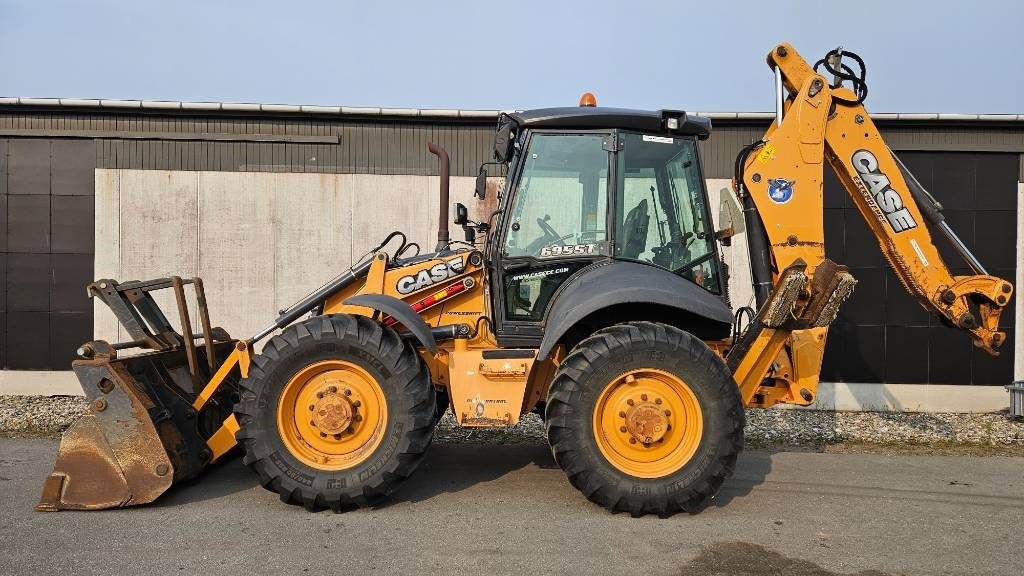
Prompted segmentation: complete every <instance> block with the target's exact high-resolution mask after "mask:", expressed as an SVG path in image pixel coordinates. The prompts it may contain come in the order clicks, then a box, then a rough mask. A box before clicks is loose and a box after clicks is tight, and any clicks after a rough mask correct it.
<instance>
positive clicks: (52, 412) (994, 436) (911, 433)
mask: <svg viewBox="0 0 1024 576" xmlns="http://www.w3.org/2000/svg"><path fill="white" fill-rule="evenodd" d="M84 409H85V400H84V399H82V398H81V397H77V396H53V397H45V396H0V436H8V437H16V438H17V437H55V436H57V435H59V433H60V432H61V431H63V430H64V429H65V428H67V427H68V426H69V425H70V424H71V422H73V421H74V419H75V418H76V417H77V416H78V415H79V414H80V413H81V412H82V410H84ZM434 441H435V442H446V443H487V444H521V443H543V442H545V435H544V423H543V422H542V421H541V419H540V417H539V416H537V415H536V414H527V415H526V416H524V417H523V419H522V420H521V421H520V423H519V424H518V425H517V426H515V427H512V428H507V429H480V428H475V429H474V428H461V427H459V426H457V425H456V424H455V420H454V418H453V417H452V415H451V413H450V412H449V413H448V414H446V415H445V417H444V418H443V419H442V420H441V423H440V424H439V425H438V428H437V432H436V434H435V436H434ZM746 443H747V445H748V446H750V447H755V448H805V449H828V448H830V447H841V448H845V449H858V450H862V451H872V450H874V449H881V450H884V451H889V450H901V449H914V450H925V451H932V450H938V451H943V450H954V451H955V449H956V448H957V447H961V448H971V449H974V452H976V453H995V454H1002V453H1007V454H1010V453H1012V454H1024V421H1019V420H1012V419H1010V418H1009V417H1008V416H1007V414H1006V413H1005V412H1003V413H993V414H948V413H912V412H823V411H812V410H785V409H771V410H761V409H752V410H748V411H747V428H746Z"/></svg>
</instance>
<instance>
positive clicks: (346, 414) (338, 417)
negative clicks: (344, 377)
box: [312, 393, 355, 434]
mask: <svg viewBox="0 0 1024 576" xmlns="http://www.w3.org/2000/svg"><path fill="white" fill-rule="evenodd" d="M312 408H313V425H314V426H316V428H317V429H319V430H320V432H322V433H324V434H341V433H342V432H345V431H346V430H348V427H349V426H351V424H352V417H353V416H355V408H354V407H353V406H352V403H351V402H349V400H348V398H346V397H345V396H344V395H342V394H337V393H328V394H324V396H323V397H322V398H320V399H318V400H317V401H316V404H313V406H312Z"/></svg>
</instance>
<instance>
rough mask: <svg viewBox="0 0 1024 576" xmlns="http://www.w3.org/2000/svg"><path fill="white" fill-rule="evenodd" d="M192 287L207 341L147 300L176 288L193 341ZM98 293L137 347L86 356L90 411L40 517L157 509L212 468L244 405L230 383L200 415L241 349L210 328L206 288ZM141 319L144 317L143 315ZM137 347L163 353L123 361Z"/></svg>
mask: <svg viewBox="0 0 1024 576" xmlns="http://www.w3.org/2000/svg"><path fill="white" fill-rule="evenodd" d="M185 283H195V288H196V295H197V300H199V302H200V309H201V310H200V314H201V316H202V317H203V328H204V334H203V335H195V336H194V337H193V338H188V339H185V338H182V337H181V335H180V334H177V333H176V332H175V331H174V330H173V329H170V327H169V324H166V318H164V317H163V314H162V312H161V311H160V309H159V307H157V306H156V303H155V302H154V301H153V300H152V298H150V297H149V295H148V292H149V291H151V290H156V289H160V288H162V287H171V286H173V287H174V288H175V289H176V290H177V291H178V292H179V296H181V297H179V299H178V303H179V308H180V309H182V311H183V312H184V318H186V320H183V325H184V328H183V332H185V333H190V332H191V329H190V326H189V322H188V321H187V314H188V310H187V307H184V298H183V294H182V293H181V287H182V285H183V284H185ZM163 284H166V286H164V285H163ZM101 286H102V288H101ZM89 291H90V294H92V295H94V296H102V297H103V299H104V301H105V302H106V303H107V304H108V305H110V306H111V309H113V310H114V311H115V314H116V315H117V316H118V318H119V319H120V320H121V321H122V324H124V325H125V327H126V328H127V329H128V330H129V332H130V333H132V335H133V336H134V337H136V338H137V340H135V341H132V342H126V343H123V344H113V345H111V344H108V343H107V342H104V341H102V340H97V341H93V342H89V343H87V344H84V345H83V346H82V347H80V348H79V349H78V354H79V356H80V357H81V359H80V360H75V361H74V362H73V363H72V366H73V368H74V371H75V375H76V376H78V380H79V383H80V384H81V385H82V390H83V391H84V392H85V396H86V398H87V400H88V401H89V405H88V409H87V411H86V413H85V414H83V415H82V416H81V418H79V419H78V420H77V421H76V422H75V423H74V424H73V425H72V426H71V427H70V428H69V429H68V430H67V431H66V432H65V433H64V435H63V437H62V438H61V443H60V448H59V450H58V453H57V461H56V463H55V464H54V467H53V472H52V473H51V474H50V476H49V477H48V478H47V479H46V482H45V484H44V485H43V493H42V497H41V499H40V502H39V504H38V505H37V506H36V509H37V510H40V511H56V510H99V509H104V508H116V507H122V506H133V505H137V504H145V503H147V502H152V501H153V500H155V499H156V498H158V497H159V496H160V495H161V494H163V493H164V492H165V491H166V490H167V489H168V488H170V486H171V484H173V483H174V482H180V481H182V480H187V479H189V478H193V477H195V476H196V475H198V474H199V473H200V472H201V471H202V469H203V468H204V467H205V466H206V465H207V464H209V463H210V461H211V460H212V457H213V455H212V453H211V451H210V449H209V448H208V446H207V443H206V440H207V439H209V438H210V437H211V436H212V435H213V433H214V432H216V431H217V429H218V428H219V427H220V425H221V423H222V422H223V421H224V419H225V418H227V417H228V416H230V415H231V413H232V408H233V405H234V402H235V400H236V398H237V378H235V377H231V378H230V379H228V380H227V381H225V385H223V386H220V387H219V388H218V390H217V392H216V393H215V394H214V396H213V397H212V398H211V399H210V400H209V401H208V402H206V403H205V404H204V405H203V406H202V408H201V409H200V410H198V411H197V410H196V409H195V408H194V407H193V403H194V402H195V399H196V397H197V395H198V394H199V392H200V391H201V390H202V389H203V387H205V385H206V383H207V382H209V381H210V379H211V378H212V376H213V374H214V373H215V370H214V368H215V367H216V366H218V365H219V364H220V363H221V362H223V361H224V359H225V358H227V356H228V355H230V354H231V351H232V350H233V349H234V348H235V346H236V341H234V340H231V339H230V338H229V337H228V336H227V333H225V332H224V331H223V330H221V329H219V328H216V329H210V328H209V321H208V319H207V318H206V314H205V298H203V297H202V284H201V281H199V279H197V278H196V279H192V280H189V281H182V280H181V279H180V278H171V279H166V281H163V280H161V281H150V282H146V283H140V282H132V283H126V284H121V285H119V284H118V283H117V282H114V281H112V280H104V281H100V282H96V283H94V284H91V285H90V286H89ZM122 299H123V301H120V302H119V300H122ZM125 303H127V304H128V305H127V306H124V305H125ZM142 310H145V313H144V314H141V315H139V312H140V311H142ZM123 314H128V315H129V316H130V317H129V318H124V317H122V316H123ZM143 318H145V319H146V322H148V323H150V325H152V323H151V322H149V321H150V320H158V319H162V320H163V322H164V323H165V324H164V325H163V326H161V328H162V329H157V328H154V330H152V331H151V330H149V329H148V327H147V326H146V324H145V323H142V322H138V321H140V320H142V319H143ZM125 320H129V321H128V322H125ZM133 322H134V324H133ZM136 330H138V331H137V332H136ZM175 336H177V339H176V338H175ZM196 338H203V340H204V342H203V346H202V347H201V348H197V347H196V346H195V344H194V342H195V339H196ZM131 347H152V348H156V351H155V352H148V353H144V354H139V355H136V356H126V357H124V358H118V354H117V350H119V349H125V348H131Z"/></svg>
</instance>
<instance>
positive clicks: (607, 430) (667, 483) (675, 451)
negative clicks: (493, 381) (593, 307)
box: [546, 322, 745, 516]
mask: <svg viewBox="0 0 1024 576" xmlns="http://www.w3.org/2000/svg"><path fill="white" fill-rule="evenodd" d="M641 394H642V397H641ZM634 396H635V398H634ZM669 408H672V409H671V410H669ZM744 418H745V417H744V412H743V407H742V405H741V401H740V396H739V391H738V389H737V387H736V384H735V383H734V381H733V379H732V376H731V375H730V373H729V371H728V369H727V368H726V366H725V363H724V362H723V361H722V360H721V358H719V357H718V356H717V355H715V354H714V353H713V352H712V351H711V350H710V349H709V348H708V346H707V345H706V344H704V342H702V341H701V340H700V339H698V338H696V337H695V336H693V335H691V334H689V333H686V332H683V331H682V330H679V329H678V328H675V327H672V326H668V325H665V324H657V323H653V322H629V323H624V324H617V325H615V326H611V327H609V328H606V329H604V330H601V331H599V332H597V333H595V334H594V335H592V336H590V337H589V338H587V339H585V340H583V341H582V342H580V343H579V345H577V346H576V347H575V348H574V349H573V350H572V352H571V353H570V354H569V356H567V357H566V358H565V360H564V361H563V362H562V364H561V365H560V366H559V368H558V372H557V373H556V374H555V378H554V380H553V382H552V384H551V390H550V392H549V393H548V403H547V410H546V421H547V432H548V441H549V443H550V444H551V450H552V452H553V454H554V457H555V461H556V462H557V463H558V465H559V466H560V467H561V468H562V470H563V471H565V473H566V475H567V476H568V477H569V481H570V482H571V483H572V485H573V486H575V487H576V488H577V489H579V490H580V491H581V492H583V494H584V495H586V496H587V498H588V499H590V500H591V501H593V502H596V503H598V504H600V505H602V506H604V507H606V508H608V509H609V510H610V511H612V512H619V511H625V512H629V513H630V514H631V515H633V516H642V515H644V514H658V515H660V516H668V515H671V514H673V513H676V512H679V511H689V512H696V511H699V510H700V509H701V508H702V507H703V505H704V504H705V503H706V502H707V500H708V499H710V498H712V497H713V496H714V495H715V493H716V492H717V491H718V489H719V488H720V487H721V485H722V483H723V481H724V480H725V479H726V478H727V477H728V476H730V475H731V474H732V472H733V469H734V467H735V464H736V457H737V455H738V454H739V452H740V450H742V447H743V427H744V423H745V420H744Z"/></svg>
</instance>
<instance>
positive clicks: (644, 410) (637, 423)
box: [625, 402, 669, 444]
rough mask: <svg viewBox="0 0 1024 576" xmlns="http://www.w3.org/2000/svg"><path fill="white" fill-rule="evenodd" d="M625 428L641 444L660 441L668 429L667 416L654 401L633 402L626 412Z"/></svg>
mask: <svg viewBox="0 0 1024 576" xmlns="http://www.w3.org/2000/svg"><path fill="white" fill-rule="evenodd" d="M625 420H626V430H628V431H629V434H630V435H631V436H632V437H633V438H635V439H636V441H637V442H640V443H642V444H653V443H655V442H660V441H661V439H662V438H664V437H665V432H667V431H668V425H669V422H668V417H667V416H665V411H664V410H663V409H662V407H661V406H659V405H658V404H655V403H654V402H641V403H639V404H634V405H633V407H632V408H630V409H629V411H628V412H626V418H625Z"/></svg>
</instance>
